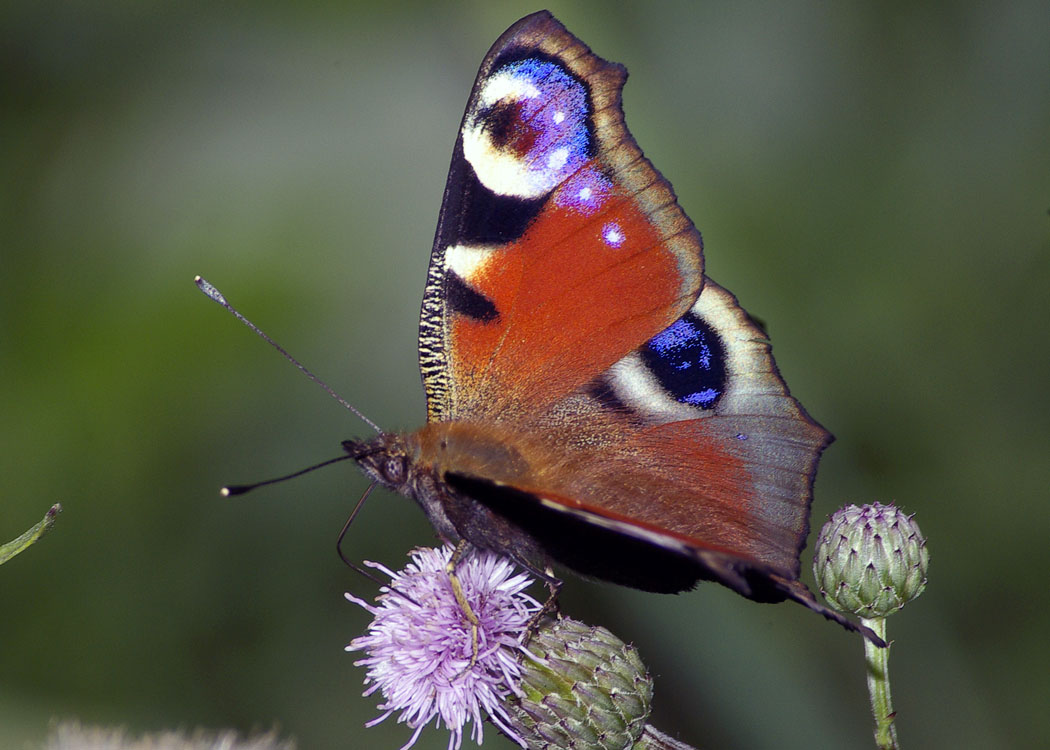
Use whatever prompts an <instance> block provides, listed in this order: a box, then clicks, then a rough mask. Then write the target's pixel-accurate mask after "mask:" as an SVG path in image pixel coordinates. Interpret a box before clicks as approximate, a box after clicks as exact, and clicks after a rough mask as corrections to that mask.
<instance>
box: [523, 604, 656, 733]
mask: <svg viewBox="0 0 1050 750" xmlns="http://www.w3.org/2000/svg"><path fill="white" fill-rule="evenodd" d="M528 648H529V651H530V652H531V653H532V654H533V655H534V656H535V657H536V658H537V659H538V660H539V661H534V660H532V659H529V658H528V657H525V658H523V659H522V676H521V683H520V685H519V688H520V691H521V696H520V697H514V698H512V699H511V700H510V701H509V706H508V707H507V708H508V713H509V715H510V720H509V721H508V724H510V726H511V728H512V729H514V731H515V732H517V734H518V736H519V737H522V738H523V739H524V740H525V741H526V742H527V743H528V747H529V750H554V749H555V748H564V747H586V748H595V749H596V750H598V749H600V750H614V749H615V750H624V748H630V747H632V746H633V745H634V743H635V742H636V741H637V740H638V739H639V737H640V736H641V735H642V731H643V730H644V729H645V723H646V720H647V719H648V718H649V705H650V701H651V700H652V695H653V683H652V679H651V678H650V677H649V673H648V672H647V671H646V669H645V665H644V664H642V661H641V659H640V658H639V657H638V652H637V651H636V650H635V648H634V647H633V646H629V645H627V644H625V643H624V642H623V641H621V640H620V639H618V638H617V637H616V636H614V635H613V634H612V633H610V632H609V631H608V630H606V629H605V628H602V627H589V626H587V625H584V624H583V623H580V622H577V621H575V620H569V619H561V620H558V621H557V622H554V623H553V624H551V625H549V626H547V625H545V626H544V627H542V628H540V629H539V630H538V631H537V632H536V634H535V635H533V637H532V639H531V640H530V641H529V646H528Z"/></svg>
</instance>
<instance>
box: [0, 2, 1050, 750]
mask: <svg viewBox="0 0 1050 750" xmlns="http://www.w3.org/2000/svg"><path fill="white" fill-rule="evenodd" d="M535 9H536V8H535V6H531V5H525V4H521V3H505V4H489V3H484V2H472V3H464V4H459V5H455V6H451V7H437V6H435V5H431V4H429V3H405V4H398V3H387V4H382V5H380V4H376V3H367V4H364V3H361V4H357V3H328V2H319V3H310V2H306V3H294V4H293V3H278V2H268V3H236V2H235V3H221V4H195V3H167V2H154V3H143V4H133V3H124V2H111V1H107V0H102V1H99V2H93V3H53V2H47V1H46V0H45V2H32V3H31V2H8V3H5V4H4V5H3V8H2V9H0V164H2V171H0V196H2V197H0V261H2V265H0V498H2V500H0V502H2V505H0V509H2V512H0V537H3V539H9V538H11V537H14V536H16V535H17V534H18V533H20V532H21V531H23V530H24V529H25V528H27V527H28V526H29V525H31V524H32V523H33V522H35V521H36V520H38V519H39V518H40V517H41V516H42V515H43V513H44V511H45V510H46V509H47V507H48V506H49V505H50V504H51V503H53V502H56V501H60V502H61V503H62V504H63V505H64V507H65V512H64V513H63V514H62V516H61V517H60V518H59V521H58V525H57V526H56V528H55V530H54V531H53V532H52V534H51V535H50V536H48V537H47V538H46V539H45V540H44V541H43V542H42V543H41V544H40V545H38V546H37V547H34V548H33V549H31V550H30V551H29V552H28V553H26V554H25V555H22V556H21V557H19V558H17V559H16V560H15V561H13V562H12V563H10V564H8V565H6V566H4V567H3V569H0V612H2V615H0V747H2V748H16V749H19V750H20V749H22V748H35V747H38V746H39V744H40V743H41V742H42V741H43V738H44V736H45V734H46V731H47V727H48V724H49V722H50V721H52V720H53V719H54V718H74V717H75V718H78V719H80V720H82V721H85V722H90V723H102V724H120V725H123V726H127V727H130V728H131V729H132V730H134V731H145V730H156V729H161V728H174V727H195V726H206V727H235V728H238V729H241V730H244V731H248V730H252V729H269V728H272V727H277V728H279V729H280V730H281V731H282V732H283V733H284V734H285V735H290V736H294V737H296V738H297V739H298V741H299V744H300V747H301V748H304V749H306V748H310V749H313V748H321V749H324V748H344V747H374V748H396V747H399V746H400V745H401V744H402V743H403V742H404V741H405V740H406V739H407V738H408V735H409V730H407V729H406V728H405V727H404V726H398V725H396V724H394V723H393V721H392V720H391V721H388V722H387V723H386V724H384V725H381V726H379V727H377V728H375V729H370V730H367V731H366V730H364V729H363V728H362V724H363V722H364V721H366V720H367V719H369V718H371V717H372V716H374V715H376V713H377V712H376V709H375V703H376V700H375V699H374V698H369V699H365V698H362V697H361V696H360V692H361V689H362V688H361V679H362V677H363V672H362V670H361V669H359V668H355V667H354V666H353V663H352V662H353V660H354V657H353V656H351V655H347V654H344V653H343V651H342V648H343V646H344V645H345V643H346V642H348V641H349V640H350V639H351V638H353V637H354V636H355V635H356V634H358V633H360V632H361V631H362V629H363V628H364V626H365V624H366V616H365V614H364V613H363V612H362V611H360V610H358V609H357V608H355V607H354V606H352V605H350V604H348V603H346V602H345V601H344V600H343V598H342V593H343V591H345V590H347V589H349V588H352V589H353V590H354V591H355V592H357V593H359V594H368V593H370V592H371V591H372V590H373V589H372V588H371V586H370V584H368V583H367V582H365V581H363V580H361V579H359V578H358V577H357V576H355V574H353V573H352V572H351V571H349V570H348V569H346V568H345V567H344V566H343V565H342V564H341V563H340V562H339V560H338V559H337V558H336V556H335V551H334V540H335V535H336V533H337V532H338V530H339V528H340V525H341V524H342V522H343V520H344V519H345V516H346V514H347V512H348V510H349V508H350V507H351V505H352V503H353V502H354V501H355V500H356V499H357V497H358V496H359V494H360V493H361V491H362V490H363V488H364V487H365V482H364V480H363V479H362V477H360V476H359V475H358V474H357V473H356V472H355V470H354V469H353V467H351V466H349V465H346V464H343V465H339V466H337V467H334V468H329V469H327V470H325V471H319V472H317V473H315V474H311V475H309V476H307V477H305V478H302V479H299V480H297V481H295V482H292V483H288V484H285V485H281V486H278V487H274V488H270V489H268V490H265V491H260V492H258V493H256V494H254V495H250V496H248V497H245V498H242V499H237V500H223V499H220V498H219V497H218V495H217V488H218V487H219V486H220V485H222V484H223V483H226V482H241V481H251V480H257V479H264V478H267V477H269V476H272V475H274V474H275V473H281V472H285V471H292V470H295V469H298V468H301V467H303V466H306V465H308V464H310V463H313V462H315V461H319V460H322V459H324V458H328V457H332V456H335V455H337V454H338V453H339V441H340V440H341V439H343V438H347V437H351V436H354V435H360V434H364V433H366V432H367V430H366V429H365V428H364V427H363V426H362V425H361V424H359V423H358V422H357V421H355V420H354V419H353V418H351V417H350V416H349V415H348V414H347V413H346V412H344V411H343V410H342V409H341V408H339V407H338V406H337V405H336V404H335V403H334V402H332V401H331V400H330V399H329V398H328V397H327V396H325V395H324V394H323V393H322V392H321V391H320V390H318V389H317V388H316V387H314V386H313V385H311V384H310V383H309V382H308V381H307V380H306V379H305V378H303V377H302V376H300V375H298V374H297V373H296V372H295V371H294V370H293V368H291V367H290V366H288V365H287V364H286V363H284V362H282V361H281V360H280V359H279V357H278V356H277V355H276V354H275V353H274V352H272V351H271V350H269V349H268V348H267V347H266V346H265V345H264V344H263V343H262V342H261V341H259V340H257V339H256V338H255V337H254V336H252V335H251V334H249V333H248V332H247V331H246V330H245V329H244V328H243V327H241V326H240V325H238V324H237V323H236V322H235V321H233V320H232V319H231V318H229V317H228V316H227V315H226V314H225V313H224V312H223V311H222V310H220V309H219V308H218V307H216V306H215V305H213V304H212V303H210V302H208V301H207V300H206V299H205V298H204V297H202V296H201V295H200V294H199V292H197V290H196V289H195V288H194V286H193V283H192V278H193V276H194V274H197V273H200V274H203V275H205V276H206V277H207V278H209V279H210V280H211V281H213V282H214V283H215V284H217V285H218V286H219V287H220V288H222V289H223V290H224V291H225V292H226V294H227V296H228V297H229V298H230V299H231V301H233V302H234V303H235V304H237V305H239V306H240V307H241V308H242V309H243V311H244V312H246V313H247V314H249V315H250V316H251V317H253V318H254V319H255V320H256V322H258V323H259V324H260V325H261V326H262V327H263V328H264V329H266V330H267V331H269V332H270V333H271V334H272V335H274V336H275V337H276V338H278V340H279V341H281V342H282V343H283V344H284V345H285V346H286V348H288V349H289V350H290V351H291V352H293V353H294V354H295V355H297V356H298V357H299V358H301V359H302V361H303V362H305V363H307V364H308V365H309V366H310V367H311V368H313V369H314V370H315V371H316V372H318V373H319V374H320V375H321V376H322V377H324V378H327V379H328V380H329V381H330V382H331V383H332V385H334V386H335V387H336V388H337V389H338V390H340V391H341V392H342V393H343V394H344V395H345V396H347V397H348V398H350V399H352V400H353V401H354V402H355V403H356V404H357V405H359V406H360V407H361V408H362V409H364V410H365V411H366V412H367V413H368V414H369V415H370V416H371V417H372V418H373V419H375V420H376V421H378V422H379V423H380V424H381V425H384V426H385V427H387V428H390V429H396V428H412V427H415V426H418V425H419V424H420V422H421V420H422V415H423V399H422V392H421V387H420V384H419V377H418V372H417V369H416V362H415V327H416V317H417V313H418V306H419V299H420V295H421V290H422V287H423V280H424V273H425V269H426V264H427V260H428V252H429V248H430V243H431V240H432V236H433V230H434V223H435V219H436V216H437V211H438V206H439V201H440V198H441V192H442V189H443V186H444V181H445V174H446V169H447V166H448V160H449V155H450V153H451V147H452V143H453V140H454V138H455V134H456V128H457V125H458V123H459V119H460V116H461V113H462V108H463V105H464V103H465V101H466V98H467V94H468V91H469V87H470V84H471V82H472V81H473V78H474V73H475V71H476V68H477V65H478V64H479V63H480V61H481V59H482V57H483V55H484V53H485V51H486V50H487V48H488V46H489V45H490V44H491V42H492V41H494V40H495V39H496V37H497V36H498V35H499V34H500V33H501V32H502V31H503V30H504V28H506V27H507V26H508V25H510V23H511V22H513V21H514V20H516V19H517V18H518V17H519V16H521V15H524V14H525V13H527V12H531V11H532V10H535ZM552 10H553V11H554V12H555V14H556V15H557V16H558V17H559V18H561V20H562V21H564V22H565V23H566V24H567V26H568V27H569V29H570V30H571V31H573V32H575V33H576V34H577V35H579V36H580V37H582V38H583V39H584V40H585V41H587V42H588V43H589V44H590V45H591V46H592V47H593V48H594V49H595V50H596V51H597V52H598V53H599V54H600V55H602V56H604V57H606V58H608V59H611V60H616V61H620V62H623V63H625V64H626V65H627V66H628V68H629V69H630V71H631V78H630V81H629V82H628V85H627V88H626V91H625V94H624V100H625V107H626V112H627V119H628V123H629V125H630V127H631V129H632V131H633V133H634V134H635V136H636V138H637V140H638V142H639V143H640V144H641V146H642V148H643V149H644V150H645V152H646V153H647V155H648V156H649V157H650V158H651V159H652V160H653V162H654V163H655V164H656V165H657V166H658V168H660V169H661V170H662V171H663V172H664V174H665V175H666V176H667V177H668V178H669V179H670V180H671V181H672V182H673V184H674V186H675V188H676V190H677V192H678V194H679V196H680V201H681V204H682V205H683V207H684V208H685V210H686V211H687V212H688V213H689V214H690V216H691V217H692V218H693V219H694V220H695V222H696V224H697V225H698V226H699V227H700V229H701V231H702V232H703V234H704V237H705V241H706V244H707V262H708V270H709V272H710V274H711V275H712V276H713V277H714V278H716V279H718V280H719V281H720V282H721V283H722V284H724V285H726V286H728V287H729V288H730V289H732V290H733V291H734V292H736V293H737V295H738V296H739V297H740V299H741V301H742V302H743V303H744V305H745V306H746V307H747V308H748V309H749V310H750V311H751V312H752V313H753V314H754V315H756V316H758V317H760V318H761V319H763V320H764V321H766V323H767V324H768V328H769V331H770V335H771V337H772V339H773V340H774V342H775V351H776V355H777V360H778V362H779V364H780V367H781V369H782V371H783V372H784V374H785V377H786V378H787V380H788V382H789V383H790V385H791V387H792V389H793V391H794V392H795V394H796V395H797V396H798V397H799V398H800V399H801V400H802V402H803V403H804V404H805V405H806V407H807V408H808V409H809V411H810V412H811V413H812V414H813V415H814V416H815V417H816V418H817V419H818V420H819V421H821V422H822V423H823V424H824V425H826V426H827V427H828V428H829V429H830V430H832V431H833V432H834V433H835V434H836V435H837V438H838V439H837V441H836V442H835V443H834V444H833V445H832V446H831V448H830V449H829V450H828V451H827V453H826V454H825V458H824V460H823V462H822V465H821V470H820V475H819V481H818V482H817V487H816V502H815V507H814V525H815V526H819V525H820V523H822V521H823V519H824V518H825V517H826V515H827V514H828V513H830V512H831V511H833V510H834V509H835V508H836V507H838V506H839V505H840V504H843V503H845V502H847V501H853V502H868V501H875V500H880V501H884V502H885V501H890V500H893V501H896V502H897V503H899V504H900V505H901V506H902V507H904V508H905V509H907V510H908V511H914V512H915V513H917V519H918V521H919V523H920V524H921V526H922V528H923V530H924V531H925V532H926V534H927V535H928V537H929V546H930V550H931V554H932V563H931V571H930V586H929V589H928V591H927V592H926V594H925V595H924V596H923V597H922V598H921V599H920V600H918V601H917V602H915V603H914V604H912V605H911V606H910V607H908V608H907V609H906V610H905V611H904V612H903V613H901V614H900V615H898V616H896V617H895V618H893V619H892V620H891V621H890V633H891V636H892V637H894V638H895V639H896V644H895V646H894V651H893V658H892V662H891V669H892V672H893V676H894V685H893V689H894V697H895V700H896V707H897V708H898V710H899V720H898V726H899V731H900V736H901V740H902V743H903V744H904V746H905V747H915V748H918V747H922V748H961V747H973V748H1025V747H1037V746H1043V745H1044V743H1045V741H1046V737H1047V736H1048V735H1050V720H1048V719H1047V712H1046V706H1047V704H1048V701H1050V677H1048V668H1050V660H1048V656H1047V654H1048V650H1047V621H1048V615H1050V594H1048V586H1047V576H1048V573H1050V564H1048V563H1050V544H1048V543H1047V537H1048V533H1050V503H1048V502H1047V501H1048V489H1047V488H1048V480H1050V471H1048V449H1050V434H1048V432H1050V407H1048V396H1047V387H1048V376H1050V367H1048V357H1047V353H1046V352H1047V336H1048V333H1050V330H1048V326H1047V313H1046V307H1047V299H1048V297H1047V294H1048V288H1050V272H1048V271H1050V268H1048V266H1050V216H1048V209H1050V6H1047V4H1046V3H1045V2H1041V1H1040V0H1031V1H1029V2H1025V1H1023V0H1022V1H1019V2H1010V3H999V2H984V3H981V2H961V3H953V4H943V3H924V2H919V3H891V4H886V3H880V4H861V3H856V4H851V3H847V4H827V3H818V2H809V3H806V2H802V3H790V4H776V3H770V4H762V3H757V4H755V3H744V4H735V5H733V6H732V7H723V5H722V4H708V5H699V4H694V3H686V2H681V3H660V4H652V3H624V4H617V5H615V6H614V5H613V4H608V3H604V2H590V3H587V2H582V3H568V2H556V3H553V4H552ZM431 540H432V535H431V533H430V531H429V528H428V527H427V525H426V523H425V521H424V519H423V517H422V513H421V512H420V511H419V510H418V509H417V508H416V507H414V506H413V505H412V504H411V503H410V502H409V501H407V500H404V499H402V498H399V497H394V496H391V495H389V494H387V493H379V494H378V495H377V496H376V497H375V498H374V500H373V501H372V503H371V504H370V506H369V507H367V509H366V511H365V512H364V514H363V516H362V517H361V519H360V521H359V523H358V525H357V526H356V527H355V528H354V529H353V531H352V533H351V536H350V541H349V543H348V550H349V551H350V553H351V554H352V555H353V556H354V557H357V558H368V559H378V560H382V561H384V562H386V563H387V564H390V565H394V566H397V565H400V563H401V561H402V560H403V559H404V554H405V552H406V551H407V550H408V549H409V548H410V547H412V546H413V545H417V544H427V543H429V542H430V541H431ZM810 543H811V545H812V543H813V537H811V540H810ZM805 567H806V573H805V575H806V578H807V580H811V578H810V573H809V571H808V568H809V555H808V553H807V554H806V556H805ZM564 608H565V610H566V611H567V612H568V613H569V614H572V615H575V616H578V617H581V618H583V619H586V620H588V621H591V622H599V623H603V624H605V625H607V626H608V627H610V628H612V629H613V630H614V631H615V632H617V633H618V634H619V635H621V637H623V638H625V639H626V640H631V641H633V642H635V643H636V644H637V646H638V647H639V648H640V649H641V652H642V654H643V656H644V657H645V658H646V660H647V662H648V664H649V666H650V668H651V669H652V670H653V672H654V673H655V674H656V675H657V696H656V716H655V718H654V723H656V725H657V726H659V727H661V728H663V729H665V730H667V731H669V732H671V733H672V734H676V735H678V736H680V737H681V738H682V739H684V740H687V741H689V742H691V743H692V744H695V745H698V746H702V747H705V748H749V749H751V748H778V749H780V750H783V749H784V748H812V747H828V748H830V747H835V748H846V747H856V748H863V747H869V746H870V745H871V735H870V719H869V715H868V713H869V712H868V706H867V698H866V691H865V687H864V674H863V669H862V664H861V644H860V641H859V639H857V638H856V637H852V636H850V635H849V634H847V633H845V632H843V631H840V630H839V629H838V628H836V627H834V626H832V625H830V624H828V623H826V622H824V621H823V620H821V619H820V618H818V617H815V616H813V615H812V614H810V613H808V612H806V611H804V610H803V609H802V608H800V607H795V606H791V605H782V606H761V605H756V604H752V603H749V602H747V601H745V600H743V599H740V598H739V597H737V596H735V595H733V594H732V593H730V592H729V591H727V590H725V589H722V588H721V587H717V586H703V587H701V589H700V590H699V591H697V592H693V593H690V594H687V595H683V596H678V597H661V596H657V595H644V594H639V593H636V592H632V591H627V590H625V589H620V588H616V587H610V586H603V585H598V584H587V583H581V582H575V581H573V582H572V583H570V585H569V586H568V587H567V590H566V594H565V598H564ZM446 741H447V737H446V735H445V734H444V732H438V731H428V732H425V733H424V735H423V737H422V739H421V740H420V741H419V744H418V745H417V747H419V748H443V747H445V744H446ZM486 746H487V747H489V746H491V747H493V748H509V747H511V744H510V743H509V742H507V741H506V740H504V739H503V738H501V737H498V736H496V735H495V732H489V733H488V734H487V739H486Z"/></svg>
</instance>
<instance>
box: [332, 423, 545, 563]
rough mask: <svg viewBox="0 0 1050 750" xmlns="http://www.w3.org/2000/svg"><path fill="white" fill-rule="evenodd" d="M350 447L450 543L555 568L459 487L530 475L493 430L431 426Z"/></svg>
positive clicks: (366, 470)
mask: <svg viewBox="0 0 1050 750" xmlns="http://www.w3.org/2000/svg"><path fill="white" fill-rule="evenodd" d="M343 447H344V449H345V450H346V451H347V452H348V453H350V454H351V455H352V456H353V457H354V459H355V460H356V461H357V464H358V466H360V467H361V469H362V471H364V473H365V474H366V475H367V476H368V477H370V478H371V479H373V480H375V481H376V482H378V483H379V484H381V485H383V486H384V487H386V488H388V489H390V490H393V491H394V492H397V493H399V494H402V495H405V496H406V497H410V498H412V499H414V500H415V501H416V502H417V503H419V505H420V507H421V508H422V509H423V512H424V513H426V515H427V518H428V519H429V520H430V522H431V524H432V525H433V526H434V529H435V530H436V531H437V533H438V535H439V536H440V537H441V538H442V539H444V540H445V541H447V542H451V543H456V542H458V541H460V540H466V541H468V542H470V543H471V544H473V545H475V546H476V547H479V548H481V549H491V550H495V551H497V552H502V553H504V554H506V555H508V556H509V557H512V558H514V559H515V560H517V561H518V562H520V563H523V564H526V565H528V566H529V567H533V568H535V567H537V566H542V565H546V564H547V559H546V558H547V556H546V554H545V553H544V552H543V551H542V549H541V548H540V547H539V545H537V544H536V542H535V541H534V540H533V539H531V538H529V537H528V536H527V535H524V534H523V533H522V532H521V531H520V530H519V529H518V528H516V527H515V526H514V525H513V524H512V523H510V522H509V521H508V520H507V519H505V518H503V517H501V516H500V515H498V514H496V513H494V512H493V511H492V510H491V509H490V508H488V507H486V505H485V504H484V503H482V502H480V501H479V500H478V499H476V498H473V497H470V496H469V495H468V494H466V493H464V492H462V491H460V490H458V489H457V488H456V487H455V486H454V484H453V483H454V482H456V480H457V479H458V480H462V479H463V478H465V477H466V478H470V477H493V478H494V479H497V480H501V479H505V478H507V477H513V476H514V475H523V474H525V473H527V472H528V467H529V462H528V461H527V460H526V459H525V457H524V456H523V455H522V454H521V451H520V450H519V449H518V447H515V446H514V445H513V443H512V442H511V441H506V442H505V441H502V440H500V439H499V436H498V435H493V434H492V428H491V426H482V425H475V424H471V423H467V422H431V423H429V424H427V425H426V426H424V427H423V428H422V429H420V430H418V431H416V432H413V433H407V434H404V433H384V434H382V435H378V436H377V437H375V438H372V439H371V440H367V441H357V440H347V441H345V442H344V443H343Z"/></svg>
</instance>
